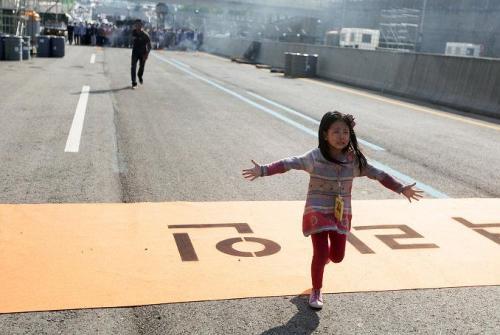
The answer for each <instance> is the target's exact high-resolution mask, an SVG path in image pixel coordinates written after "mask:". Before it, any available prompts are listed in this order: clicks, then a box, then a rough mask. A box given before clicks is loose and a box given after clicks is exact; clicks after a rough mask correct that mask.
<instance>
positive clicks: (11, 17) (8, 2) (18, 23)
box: [0, 0, 38, 36]
mask: <svg viewBox="0 0 500 335" xmlns="http://www.w3.org/2000/svg"><path fill="white" fill-rule="evenodd" d="M37 6H38V0H0V34H7V35H16V36H24V35H26V28H27V21H28V20H29V17H28V16H29V14H30V13H31V12H33V10H34V9H35V8H36V7H37Z"/></svg>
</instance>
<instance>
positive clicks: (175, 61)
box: [171, 58, 191, 69]
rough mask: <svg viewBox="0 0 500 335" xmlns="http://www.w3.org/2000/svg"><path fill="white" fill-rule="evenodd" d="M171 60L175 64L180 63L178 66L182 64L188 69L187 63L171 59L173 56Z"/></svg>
mask: <svg viewBox="0 0 500 335" xmlns="http://www.w3.org/2000/svg"><path fill="white" fill-rule="evenodd" d="M171 61H172V62H174V63H175V64H178V65H180V66H184V67H185V68H188V69H189V68H191V66H189V65H187V64H184V63H183V62H181V61H178V60H175V59H173V58H171Z"/></svg>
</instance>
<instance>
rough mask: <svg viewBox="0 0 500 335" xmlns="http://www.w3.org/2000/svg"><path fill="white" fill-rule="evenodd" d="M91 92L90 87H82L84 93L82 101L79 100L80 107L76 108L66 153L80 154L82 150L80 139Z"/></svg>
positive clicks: (81, 95)
mask: <svg viewBox="0 0 500 335" xmlns="http://www.w3.org/2000/svg"><path fill="white" fill-rule="evenodd" d="M89 91H90V86H83V87H82V93H80V99H79V100H78V105H77V106H76V112H75V116H74V117H73V123H72V124H71V129H70V130H69V134H68V139H67V141H66V148H65V149H64V152H78V149H79V148H80V137H81V135H82V129H83V121H84V119H85V111H86V109H87V101H88V99H89Z"/></svg>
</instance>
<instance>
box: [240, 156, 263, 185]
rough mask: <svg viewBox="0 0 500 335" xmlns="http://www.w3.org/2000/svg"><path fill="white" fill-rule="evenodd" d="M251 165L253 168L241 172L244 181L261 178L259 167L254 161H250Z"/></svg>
mask: <svg viewBox="0 0 500 335" xmlns="http://www.w3.org/2000/svg"><path fill="white" fill-rule="evenodd" d="M252 163H253V165H254V167H253V168H252V169H245V170H243V173H242V175H243V177H245V178H246V179H250V181H252V180H255V179H257V178H258V177H261V168H260V165H259V164H257V163H255V161H254V160H253V159H252Z"/></svg>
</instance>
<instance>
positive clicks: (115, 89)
mask: <svg viewBox="0 0 500 335" xmlns="http://www.w3.org/2000/svg"><path fill="white" fill-rule="evenodd" d="M131 89H132V86H131V85H128V86H124V87H120V88H112V89H109V90H91V91H89V94H106V93H114V92H119V91H123V90H131ZM71 94H72V95H80V94H81V92H75V93H71Z"/></svg>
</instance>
